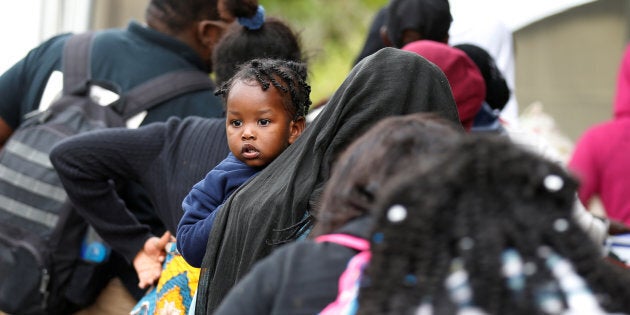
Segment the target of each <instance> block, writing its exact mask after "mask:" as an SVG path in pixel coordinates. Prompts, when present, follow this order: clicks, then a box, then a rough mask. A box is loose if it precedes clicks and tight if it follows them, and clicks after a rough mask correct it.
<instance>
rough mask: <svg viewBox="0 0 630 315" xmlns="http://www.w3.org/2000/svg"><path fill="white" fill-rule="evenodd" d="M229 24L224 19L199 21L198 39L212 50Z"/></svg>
mask: <svg viewBox="0 0 630 315" xmlns="http://www.w3.org/2000/svg"><path fill="white" fill-rule="evenodd" d="M227 26H228V24H227V23H225V22H223V21H213V20H202V21H200V22H199V23H197V41H198V42H199V43H200V44H201V45H202V46H203V47H205V48H206V49H209V50H211V49H212V48H213V47H214V45H215V44H216V43H217V42H219V40H220V39H221V36H223V31H225V29H226V28H227Z"/></svg>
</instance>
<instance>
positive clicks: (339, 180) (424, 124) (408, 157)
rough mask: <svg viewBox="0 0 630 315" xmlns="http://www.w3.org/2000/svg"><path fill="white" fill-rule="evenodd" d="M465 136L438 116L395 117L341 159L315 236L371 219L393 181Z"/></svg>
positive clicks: (323, 202) (327, 190) (321, 208)
mask: <svg viewBox="0 0 630 315" xmlns="http://www.w3.org/2000/svg"><path fill="white" fill-rule="evenodd" d="M461 134H462V133H461V131H460V130H458V129H456V128H455V127H454V125H453V123H451V122H448V121H446V120H444V119H442V118H439V117H438V116H437V115H434V114H427V113H416V114H409V115H405V116H393V117H388V118H385V119H383V120H382V121H380V122H378V123H377V124H376V125H374V127H372V128H370V129H369V130H368V131H367V132H366V133H365V134H363V135H362V136H361V137H359V138H358V139H357V140H355V141H354V142H352V144H351V145H350V146H348V148H347V149H345V150H344V152H343V153H342V154H341V155H340V156H339V158H338V159H337V160H336V162H335V165H334V168H333V171H332V174H331V176H330V179H329V180H328V182H327V184H326V186H325V188H324V192H323V193H322V197H321V201H320V204H319V206H318V208H317V213H316V215H315V216H316V223H315V227H314V228H313V232H312V234H311V236H312V237H315V236H319V235H322V234H327V233H331V232H333V231H335V230H336V229H338V228H339V227H341V226H342V225H344V224H345V223H347V222H348V221H350V220H352V219H354V218H357V217H360V216H362V215H365V214H368V212H369V209H370V208H371V206H372V202H373V201H374V195H375V194H376V192H377V191H378V190H380V189H381V188H382V187H383V185H384V183H385V181H386V180H387V179H388V178H390V177H391V176H392V175H394V174H397V173H401V172H406V171H407V170H408V169H409V168H410V167H411V166H412V165H413V164H415V163H417V162H418V161H419V160H422V159H424V158H425V157H426V156H427V155H431V154H436V153H437V152H441V151H443V150H444V149H445V148H446V147H448V146H449V145H450V144H452V143H453V142H455V140H456V139H457V138H458V137H459V136H460V135H461Z"/></svg>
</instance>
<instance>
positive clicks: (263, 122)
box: [258, 119, 271, 126]
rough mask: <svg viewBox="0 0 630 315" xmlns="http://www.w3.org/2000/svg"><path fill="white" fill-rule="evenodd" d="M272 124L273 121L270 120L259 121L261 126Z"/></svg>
mask: <svg viewBox="0 0 630 315" xmlns="http://www.w3.org/2000/svg"><path fill="white" fill-rule="evenodd" d="M270 123H271V120H269V119H260V120H258V124H259V125H261V126H267V125H269V124H270Z"/></svg>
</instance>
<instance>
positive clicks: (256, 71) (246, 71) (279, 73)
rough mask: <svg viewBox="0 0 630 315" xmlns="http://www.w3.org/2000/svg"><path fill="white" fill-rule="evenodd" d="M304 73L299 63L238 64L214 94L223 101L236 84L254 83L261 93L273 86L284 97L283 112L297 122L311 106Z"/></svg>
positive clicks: (264, 61)
mask: <svg viewBox="0 0 630 315" xmlns="http://www.w3.org/2000/svg"><path fill="white" fill-rule="evenodd" d="M306 79H307V71H306V66H305V64H303V63H299V62H294V61H288V60H279V59H268V58H265V59H254V60H251V61H249V62H246V63H244V64H242V65H241V66H240V67H239V70H238V71H237V72H236V74H235V75H234V76H233V77H232V78H231V79H230V80H228V81H227V82H225V83H224V84H223V85H222V86H221V87H220V88H219V89H218V90H217V91H216V92H215V95H220V96H222V97H223V99H224V100H225V101H227V97H228V95H229V93H230V89H231V88H232V86H234V84H235V83H236V82H237V81H256V82H258V84H259V85H260V88H261V89H262V90H263V91H266V90H267V89H269V87H270V86H272V85H273V86H274V87H275V88H276V89H277V90H278V91H279V92H280V94H281V95H284V97H283V99H284V102H283V103H284V106H285V109H286V110H287V112H288V113H289V114H290V115H291V117H293V119H297V118H299V117H304V116H306V113H307V112H308V109H309V106H310V105H311V99H310V94H311V86H310V85H309V84H308V83H307V82H306Z"/></svg>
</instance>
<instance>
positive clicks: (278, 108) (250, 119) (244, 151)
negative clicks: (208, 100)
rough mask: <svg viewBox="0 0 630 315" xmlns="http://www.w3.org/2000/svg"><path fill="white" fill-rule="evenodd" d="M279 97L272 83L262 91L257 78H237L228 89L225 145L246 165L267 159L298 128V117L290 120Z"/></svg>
mask: <svg viewBox="0 0 630 315" xmlns="http://www.w3.org/2000/svg"><path fill="white" fill-rule="evenodd" d="M282 101H283V99H282V95H281V94H280V92H279V91H278V90H277V89H276V88H275V87H273V86H270V87H269V88H268V89H267V90H266V91H263V90H262V89H261V88H260V86H259V85H258V83H257V82H256V83H250V82H243V81H237V82H236V83H234V86H232V88H231V89H230V92H229V95H228V97H227V102H226V103H227V106H226V109H227V111H226V115H227V116H226V131H227V140H228V145H229V146H230V151H232V154H234V156H236V158H238V159H239V160H241V161H242V162H244V163H245V164H247V165H248V166H250V167H263V166H266V165H267V164H269V163H271V161H273V160H274V159H275V158H276V157H277V156H278V155H280V153H282V151H284V149H286V148H287V146H289V144H291V143H293V141H295V139H296V138H297V137H298V136H299V135H300V133H301V132H302V129H303V126H302V127H300V126H299V123H300V121H297V122H296V121H292V120H291V118H292V117H290V115H289V113H288V112H287V111H286V109H285V108H284V106H283V104H282ZM301 123H302V125H303V120H302V121H301Z"/></svg>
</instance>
